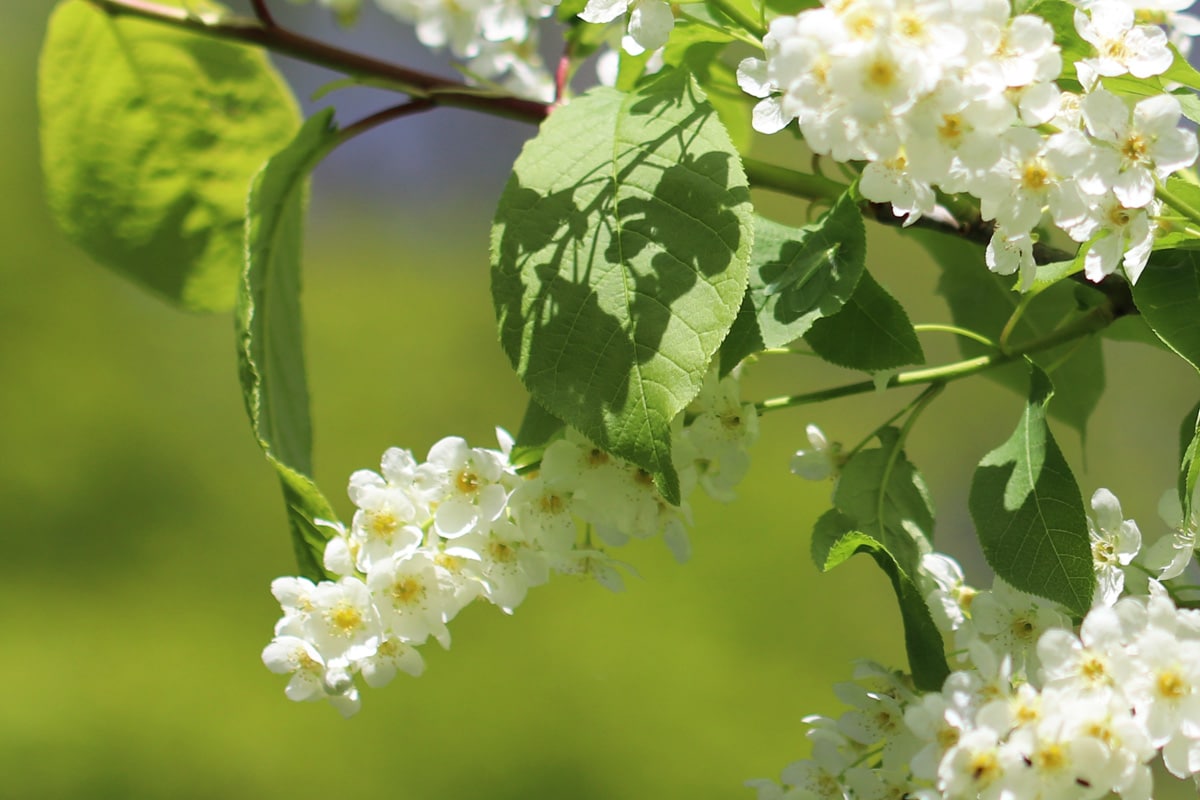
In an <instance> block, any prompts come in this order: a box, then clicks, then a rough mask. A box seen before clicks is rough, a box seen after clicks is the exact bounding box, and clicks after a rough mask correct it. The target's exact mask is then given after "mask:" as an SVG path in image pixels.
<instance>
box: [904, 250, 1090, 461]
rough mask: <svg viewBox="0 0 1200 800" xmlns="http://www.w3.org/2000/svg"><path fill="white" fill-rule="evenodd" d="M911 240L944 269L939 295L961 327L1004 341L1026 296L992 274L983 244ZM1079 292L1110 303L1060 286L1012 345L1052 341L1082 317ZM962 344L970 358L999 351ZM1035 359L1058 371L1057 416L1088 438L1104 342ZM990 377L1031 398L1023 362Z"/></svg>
mask: <svg viewBox="0 0 1200 800" xmlns="http://www.w3.org/2000/svg"><path fill="white" fill-rule="evenodd" d="M908 233H909V235H910V236H912V237H913V239H914V240H915V241H917V242H919V243H920V244H921V246H922V247H924V248H925V249H926V250H927V251H928V252H929V253H930V255H932V256H933V259H934V261H935V262H936V263H937V265H938V266H939V267H940V268H941V270H942V274H941V278H940V279H939V280H938V293H939V294H941V295H942V297H944V298H945V300H946V303H947V304H948V305H949V306H950V315H951V317H952V318H953V319H954V324H956V325H958V326H960V327H963V328H967V329H969V330H973V331H976V332H978V333H981V334H983V335H984V336H986V337H987V338H989V339H991V340H992V341H996V340H997V339H999V338H1000V333H1001V332H1002V331H1003V330H1004V325H1005V323H1006V322H1008V319H1009V317H1011V316H1012V313H1013V312H1014V311H1015V310H1016V308H1017V305H1018V303H1019V302H1020V300H1021V295H1020V294H1018V293H1017V292H1014V291H1013V290H1012V288H1011V285H1012V280H1011V278H1005V277H1003V276H1000V275H997V274H995V273H994V272H990V271H989V270H988V268H987V264H986V263H985V262H984V257H983V252H984V251H983V247H981V246H980V245H977V244H974V243H973V242H968V241H965V240H963V239H961V238H959V237H957V236H948V235H945V234H942V233H936V232H932V231H918V230H910V231H909V232H908ZM1077 290H1080V291H1082V292H1084V294H1085V297H1086V298H1087V299H1088V303H1089V304H1091V303H1094V302H1100V301H1101V300H1103V295H1101V294H1100V293H1099V292H1098V291H1096V290H1095V289H1092V288H1090V287H1085V286H1082V285H1081V284H1078V283H1075V282H1074V281H1060V282H1059V283H1056V284H1054V285H1052V286H1049V287H1047V288H1045V289H1044V290H1043V291H1041V292H1039V293H1038V296H1037V297H1036V298H1035V299H1034V300H1033V301H1032V302H1031V303H1030V305H1029V307H1028V308H1026V309H1025V312H1024V313H1023V314H1022V315H1021V319H1020V320H1019V321H1018V322H1017V324H1016V325H1015V326H1014V328H1013V331H1012V334H1011V337H1010V342H1011V343H1012V344H1014V345H1019V344H1021V343H1023V342H1027V341H1031V340H1033V339H1037V338H1040V337H1042V336H1045V335H1047V334H1049V333H1050V332H1051V331H1052V330H1054V329H1055V328H1056V327H1058V326H1059V325H1061V324H1062V323H1063V322H1065V321H1067V320H1069V319H1070V318H1072V317H1073V316H1075V315H1077V314H1078V313H1080V304H1079V300H1078V298H1077V296H1076V291H1077ZM956 338H957V340H958V341H957V344H958V348H959V350H960V352H961V353H962V354H963V357H964V358H975V357H977V356H981V355H988V354H991V353H993V352H994V351H993V350H991V348H988V347H985V346H984V345H981V344H979V343H978V342H974V341H971V340H969V339H965V338H963V337H956ZM1033 360H1034V363H1036V364H1037V365H1038V366H1040V367H1041V368H1042V369H1047V370H1050V369H1052V370H1053V377H1054V380H1055V383H1056V385H1057V386H1058V387H1059V388H1058V391H1057V392H1056V393H1055V395H1054V400H1053V402H1052V403H1051V405H1050V414H1051V416H1053V417H1054V418H1055V419H1058V420H1061V421H1062V422H1065V423H1066V424H1067V425H1070V426H1071V427H1072V428H1074V429H1075V430H1077V431H1078V432H1079V435H1080V437H1083V436H1084V434H1085V432H1086V430H1087V421H1088V418H1089V417H1091V415H1092V412H1093V411H1094V410H1095V409H1096V404H1097V403H1099V402H1100V395H1102V394H1103V393H1104V356H1103V352H1102V350H1101V339H1100V337H1099V336H1092V337H1089V338H1088V339H1085V340H1083V341H1082V342H1070V343H1068V344H1065V345H1063V346H1060V347H1054V348H1051V349H1049V350H1043V351H1041V352H1038V353H1037V354H1035V355H1034V356H1033ZM983 374H984V375H985V376H987V378H988V379H989V380H993V381H996V382H997V383H1000V384H1001V385H1003V386H1006V387H1008V388H1009V389H1011V390H1013V391H1015V392H1017V393H1018V394H1021V395H1022V396H1024V395H1027V394H1028V393H1029V371H1028V370H1027V369H1025V368H1024V366H1022V365H1021V364H1019V363H1018V364H1012V365H1009V366H1006V367H1000V368H999V369H990V370H988V371H987V372H985V373H983Z"/></svg>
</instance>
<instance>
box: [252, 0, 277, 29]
mask: <svg viewBox="0 0 1200 800" xmlns="http://www.w3.org/2000/svg"><path fill="white" fill-rule="evenodd" d="M250 5H252V6H254V16H256V17H258V21H259V22H261V23H262V24H263V27H264V28H278V27H279V25H278V24H276V22H275V18H274V17H273V16H271V9H269V8H267V0H250Z"/></svg>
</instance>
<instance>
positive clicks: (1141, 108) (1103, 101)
mask: <svg viewBox="0 0 1200 800" xmlns="http://www.w3.org/2000/svg"><path fill="white" fill-rule="evenodd" d="M1082 108H1083V118H1084V121H1085V122H1086V123H1087V129H1088V132H1089V133H1090V134H1091V135H1092V136H1093V137H1094V138H1095V139H1096V140H1098V141H1100V142H1104V143H1105V144H1107V145H1108V147H1107V148H1103V149H1101V150H1098V151H1097V152H1096V154H1095V157H1094V158H1093V163H1092V166H1091V168H1090V169H1089V170H1088V172H1087V174H1086V176H1085V179H1084V180H1081V184H1080V185H1081V186H1083V188H1084V189H1085V190H1087V191H1089V192H1091V193H1092V194H1102V193H1103V192H1104V191H1105V189H1106V187H1112V190H1113V192H1115V193H1116V195H1117V198H1118V199H1120V201H1121V203H1122V204H1124V205H1125V206H1126V207H1128V208H1141V207H1144V206H1147V205H1149V204H1150V202H1151V201H1152V200H1153V199H1154V187H1155V181H1156V179H1157V180H1165V179H1166V177H1167V176H1168V175H1170V174H1171V173H1172V172H1176V171H1178V170H1180V169H1183V168H1184V167H1187V166H1190V165H1191V164H1192V162H1194V161H1195V160H1196V154H1197V151H1198V146H1197V142H1196V135H1195V134H1194V133H1191V132H1190V131H1187V130H1184V129H1183V128H1180V127H1178V125H1179V121H1180V116H1181V114H1182V110H1181V109H1180V106H1179V101H1178V100H1177V99H1176V98H1175V97H1174V96H1173V95H1169V94H1159V95H1155V96H1153V97H1148V98H1146V99H1145V100H1142V101H1141V102H1139V103H1138V104H1137V105H1136V106H1134V107H1133V110H1132V113H1131V112H1130V109H1129V107H1128V106H1127V105H1125V102H1124V101H1123V100H1121V98H1119V97H1117V96H1116V95H1113V94H1111V93H1109V92H1107V91H1104V90H1103V89H1097V90H1096V91H1094V92H1092V93H1090V94H1089V95H1087V96H1086V97H1084V99H1083V104H1082Z"/></svg>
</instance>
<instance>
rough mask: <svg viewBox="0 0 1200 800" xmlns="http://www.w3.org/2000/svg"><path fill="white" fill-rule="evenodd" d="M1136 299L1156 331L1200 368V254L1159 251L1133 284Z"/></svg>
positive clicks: (1169, 344) (1182, 251)
mask: <svg viewBox="0 0 1200 800" xmlns="http://www.w3.org/2000/svg"><path fill="white" fill-rule="evenodd" d="M1133 302H1134V303H1136V304H1137V307H1138V311H1140V312H1142V317H1143V318H1144V319H1145V320H1146V323H1147V324H1148V325H1149V326H1150V329H1151V330H1153V331H1154V334H1155V335H1156V336H1157V337H1158V338H1159V339H1162V340H1163V342H1164V343H1165V344H1166V345H1167V346H1168V347H1170V348H1171V349H1172V350H1174V351H1175V352H1176V353H1178V354H1179V356H1180V357H1182V358H1183V359H1184V360H1186V361H1187V362H1188V363H1189V364H1191V365H1192V366H1193V367H1195V368H1196V369H1200V254H1198V253H1197V252H1196V251H1194V250H1158V251H1155V252H1154V253H1151V254H1150V261H1149V263H1147V264H1146V269H1145V270H1144V271H1143V272H1142V275H1141V277H1140V278H1138V282H1137V283H1136V284H1135V285H1134V287H1133Z"/></svg>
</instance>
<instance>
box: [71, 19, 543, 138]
mask: <svg viewBox="0 0 1200 800" xmlns="http://www.w3.org/2000/svg"><path fill="white" fill-rule="evenodd" d="M85 1H86V2H89V3H91V4H92V5H94V6H96V7H97V8H99V9H100V10H101V11H103V12H105V13H106V14H110V15H112V16H130V17H137V18H139V19H145V20H150V21H152V22H158V23H162V24H164V25H170V26H172V27H175V28H179V29H182V30H187V31H191V32H192V33H196V34H199V35H201V36H210V37H212V38H215V39H224V40H227V41H234V42H243V43H245V44H253V45H257V46H259V47H264V48H266V49H268V50H271V51H272V52H275V53H279V54H281V55H285V56H291V57H292V58H297V59H299V60H301V61H307V62H308V63H310V64H316V65H318V66H322V67H325V68H327V69H332V70H334V71H336V72H341V73H343V74H346V75H353V76H357V77H366V78H374V79H375V80H377V81H382V82H385V83H390V84H393V85H394V86H395V87H396V88H397V89H398V90H400V91H402V92H404V93H405V94H410V95H413V96H414V97H427V98H429V99H431V100H432V101H433V102H434V103H435V104H437V105H443V106H454V107H457V108H469V109H474V110H477V111H485V112H487V113H490V114H495V115H497V116H502V117H509V118H512V119H519V120H523V121H525V122H532V123H538V122H540V121H541V120H543V119H545V118H546V115H547V114H548V113H549V107H548V106H547V105H546V104H544V103H538V102H535V101H532V100H522V99H520V98H516V97H506V96H497V95H493V94H488V93H486V92H483V91H481V90H480V89H479V88H478V87H476V86H470V85H468V84H465V83H462V82H460V81H456V80H451V79H449V78H442V77H439V76H437V75H430V74H428V73H424V72H419V71H417V70H413V69H408V68H407V67H402V66H400V65H398V64H392V63H390V62H387V61H381V60H379V59H376V58H371V57H370V56H365V55H362V54H360V53H356V52H354V51H351V50H344V49H342V48H340V47H334V46H332V45H328V44H325V43H324V42H321V41H319V40H317V39H312V38H310V37H307V36H302V35H300V34H298V33H292V32H291V31H288V30H286V29H284V28H280V27H277V26H275V27H268V26H267V25H266V24H264V21H261V17H260V19H254V20H250V19H239V18H237V17H214V16H212V15H196V14H193V13H190V12H188V11H187V10H186V9H182V8H176V7H173V6H165V5H162V4H160V3H156V2H152V0H85ZM260 4H261V0H260V2H259V3H258V4H256V10H257V8H258V7H259V5H260Z"/></svg>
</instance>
